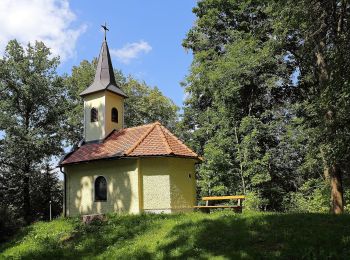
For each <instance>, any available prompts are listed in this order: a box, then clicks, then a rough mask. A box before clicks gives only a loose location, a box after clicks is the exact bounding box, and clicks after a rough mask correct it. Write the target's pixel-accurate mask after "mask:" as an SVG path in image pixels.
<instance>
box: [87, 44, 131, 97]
mask: <svg viewBox="0 0 350 260" xmlns="http://www.w3.org/2000/svg"><path fill="white" fill-rule="evenodd" d="M102 90H109V91H111V92H113V93H116V94H117V95H119V96H122V97H127V96H126V95H125V93H124V92H123V91H122V90H121V89H120V88H119V86H118V85H117V83H116V81H115V77H114V73H113V65H112V61H111V56H110V54H109V50H108V45H107V41H106V39H105V40H104V41H103V43H102V47H101V52H100V56H99V57H98V63H97V68H96V74H95V79H94V82H93V83H92V84H91V85H90V86H89V87H88V88H87V89H85V90H84V91H83V92H81V93H80V96H85V95H88V94H91V93H95V92H98V91H102Z"/></svg>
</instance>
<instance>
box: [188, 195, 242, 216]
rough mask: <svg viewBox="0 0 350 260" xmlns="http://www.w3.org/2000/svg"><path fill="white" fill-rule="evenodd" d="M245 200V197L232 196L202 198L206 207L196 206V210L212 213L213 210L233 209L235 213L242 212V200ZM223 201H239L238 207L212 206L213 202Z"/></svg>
mask: <svg viewBox="0 0 350 260" xmlns="http://www.w3.org/2000/svg"><path fill="white" fill-rule="evenodd" d="M244 199H245V196H244V195H232V196H210V197H202V200H203V201H205V206H204V205H203V206H194V208H195V209H198V210H201V211H202V212H206V213H210V210H211V209H220V208H222V209H232V210H234V211H235V212H238V213H241V212H242V208H243V206H242V200H244ZM221 200H237V205H210V204H212V203H211V202H213V201H221Z"/></svg>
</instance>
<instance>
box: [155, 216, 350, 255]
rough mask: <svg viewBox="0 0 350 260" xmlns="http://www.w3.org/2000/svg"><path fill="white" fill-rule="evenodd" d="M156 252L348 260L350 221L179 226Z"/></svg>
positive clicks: (294, 219)
mask: <svg viewBox="0 0 350 260" xmlns="http://www.w3.org/2000/svg"><path fill="white" fill-rule="evenodd" d="M157 250H158V253H159V254H160V255H163V256H164V258H165V259H184V258H196V259H207V258H209V257H213V256H221V257H225V258H229V259H275V258H279V259H348V258H349V257H350V216H349V215H344V216H332V215H326V214H265V215H257V216H254V217H253V218H251V217H245V216H242V217H233V216H232V215H227V216H225V215H223V216H220V217H219V218H216V219H215V218H214V219H204V220H201V221H199V222H191V221H189V222H186V223H183V224H180V225H177V226H175V227H174V228H173V229H172V230H171V231H170V232H169V234H168V236H167V239H166V241H165V242H164V243H162V244H161V245H159V247H158V249H157Z"/></svg>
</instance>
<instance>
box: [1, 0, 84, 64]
mask: <svg viewBox="0 0 350 260" xmlns="http://www.w3.org/2000/svg"><path fill="white" fill-rule="evenodd" d="M75 20H76V16H75V14H74V13H73V12H72V10H71V9H70V7H69V2H68V0H0V24H1V26H0V54H2V53H3V51H4V49H5V46H6V44H7V42H8V41H9V40H11V39H15V38H16V39H17V40H18V41H19V42H21V43H22V44H27V43H28V42H31V43H33V42H34V41H35V40H38V41H43V42H44V43H45V44H46V45H47V46H48V47H50V48H51V51H52V53H53V54H54V55H59V56H60V57H61V60H63V61H64V60H66V59H68V58H71V57H72V56H73V55H74V54H75V45H76V42H77V39H78V37H79V36H80V35H81V34H82V33H83V32H84V31H85V30H86V25H80V26H79V27H78V28H75V29H73V28H71V24H72V22H73V21H75Z"/></svg>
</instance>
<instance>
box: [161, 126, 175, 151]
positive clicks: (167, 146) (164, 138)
mask: <svg viewBox="0 0 350 260" xmlns="http://www.w3.org/2000/svg"><path fill="white" fill-rule="evenodd" d="M157 126H158V127H159V128H160V132H161V133H162V135H161V136H162V140H163V142H164V143H165V149H166V151H167V152H168V153H169V154H174V151H173V150H172V149H171V147H170V145H169V143H168V140H167V139H166V137H165V134H164V131H163V128H162V125H161V124H157Z"/></svg>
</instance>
